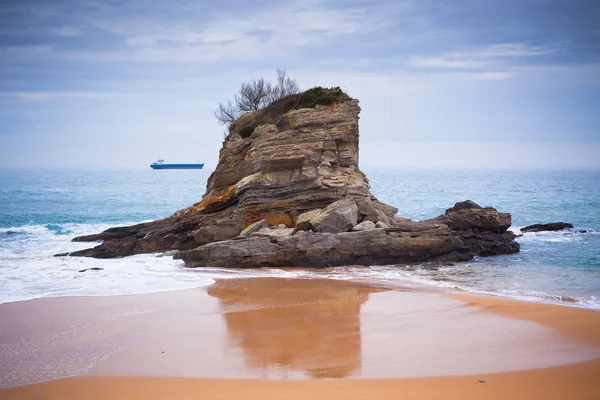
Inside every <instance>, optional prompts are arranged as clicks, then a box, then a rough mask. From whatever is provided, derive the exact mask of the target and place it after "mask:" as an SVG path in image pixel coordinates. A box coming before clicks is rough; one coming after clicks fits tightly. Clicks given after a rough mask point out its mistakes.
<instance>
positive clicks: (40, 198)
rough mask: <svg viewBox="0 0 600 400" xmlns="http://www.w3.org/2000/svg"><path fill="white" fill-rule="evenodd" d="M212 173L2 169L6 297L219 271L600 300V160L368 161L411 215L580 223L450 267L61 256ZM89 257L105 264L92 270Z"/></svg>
mask: <svg viewBox="0 0 600 400" xmlns="http://www.w3.org/2000/svg"><path fill="white" fill-rule="evenodd" d="M210 172H211V171H210V170H206V169H204V170H189V171H185V170H171V171H154V170H151V169H148V170H130V171H106V170H103V171H94V170H84V171H81V170H53V169H46V170H43V169H0V302H12V301H21V300H27V299H32V298H38V297H45V296H79V295H89V296H94V295H120V294H137V293H151V292H160V291H168V290H177V289H184V288H191V287H197V286H203V285H207V284H210V283H212V282H213V280H214V279H215V278H226V277H235V276H283V277H327V278H331V279H344V280H361V281H371V282H379V283H384V284H387V285H392V286H397V287H403V288H430V289H434V290H436V289H441V290H456V289H458V290H464V291H467V292H473V293H482V294H493V295H499V296H505V297H510V298H518V299H527V300H533V301H540V302H551V303H561V304H565V305H573V306H580V307H590V308H599V309H600V171H599V170H564V171H550V170H532V171H524V170H505V171H495V170H494V171H487V170H445V171H442V170H438V171H436V170H369V169H365V173H366V174H367V176H368V177H369V179H370V183H371V187H372V189H371V190H372V192H373V193H374V194H375V195H376V196H377V197H378V198H379V199H380V200H381V201H383V202H385V203H388V204H391V205H394V206H395V207H397V208H398V209H399V213H398V214H399V215H401V216H404V217H409V218H411V219H413V220H423V219H427V218H431V217H434V216H437V215H439V214H442V213H443V212H444V211H445V209H446V208H448V207H451V206H452V205H454V203H456V202H458V201H463V200H466V199H470V200H473V201H475V202H477V203H479V204H480V205H482V206H493V207H496V208H497V209H498V210H500V211H504V212H510V213H511V214H512V217H513V228H511V229H513V230H514V231H515V232H516V233H520V231H519V228H520V227H523V226H525V225H529V224H533V223H544V222H555V221H566V222H571V223H573V225H574V226H575V229H574V230H567V231H561V232H541V233H526V234H524V235H523V236H522V237H519V238H518V239H517V240H518V241H519V242H520V244H521V252H520V253H518V254H514V255H509V256H499V257H491V258H477V259H475V260H473V261H471V262H467V263H459V264H456V265H454V266H443V267H431V266H428V265H420V266H418V265H417V266H414V265H412V266H402V265H400V266H374V267H352V266H350V267H339V268H331V269H325V270H302V269H287V270H283V269H256V270H226V269H217V268H207V269H198V270H196V269H186V268H183V263H182V262H181V261H176V260H173V259H172V258H170V257H163V256H162V255H160V254H145V255H136V256H132V257H126V258H123V259H118V260H96V259H90V258H71V257H54V256H53V255H54V254H56V253H62V252H69V251H74V250H78V249H83V248H86V247H89V246H92V245H94V244H93V243H73V242H71V239H72V238H73V237H75V236H78V235H83V234H89V233H95V232H99V231H102V230H104V229H106V228H108V227H111V226H118V225H128V224H133V223H138V222H141V221H148V220H153V219H157V218H162V217H166V216H168V215H170V214H172V213H173V212H175V211H177V210H179V209H181V208H184V207H187V206H189V205H191V204H192V203H194V202H196V201H198V200H199V199H200V198H201V196H202V194H203V193H204V190H205V186H206V180H207V178H208V176H209V175H210ZM582 231H585V232H582ZM93 267H97V268H101V269H100V270H89V268H93ZM85 269H88V270H86V271H84V272H80V271H82V270H85Z"/></svg>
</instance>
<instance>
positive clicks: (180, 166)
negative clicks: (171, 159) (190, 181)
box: [150, 164, 204, 169]
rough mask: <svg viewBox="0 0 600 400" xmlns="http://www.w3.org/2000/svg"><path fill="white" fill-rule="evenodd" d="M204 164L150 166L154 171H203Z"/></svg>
mask: <svg viewBox="0 0 600 400" xmlns="http://www.w3.org/2000/svg"><path fill="white" fill-rule="evenodd" d="M202 167H204V164H150V168H152V169H202Z"/></svg>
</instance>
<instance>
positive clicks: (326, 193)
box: [71, 99, 519, 267]
mask: <svg viewBox="0 0 600 400" xmlns="http://www.w3.org/2000/svg"><path fill="white" fill-rule="evenodd" d="M267 111H268V110H267ZM267 111H264V110H263V111H260V112H261V113H263V114H261V115H262V117H261V118H263V119H261V121H264V117H265V115H270V116H271V117H272V115H271V114H269V113H268V112H267ZM359 111H360V108H359V106H358V101H357V100H354V99H345V100H344V101H340V102H333V103H332V104H328V105H316V106H315V107H314V108H302V109H297V110H291V111H288V112H285V113H284V114H282V115H281V116H280V117H278V118H277V119H273V121H274V123H268V124H263V125H260V126H257V127H252V126H253V125H251V124H250V125H248V122H247V121H248V120H254V121H256V118H255V117H256V115H254V114H246V115H244V116H242V117H240V120H238V121H234V123H232V127H231V133H230V134H229V135H228V136H227V137H226V138H225V141H224V143H223V148H222V149H221V152H220V155H219V163H218V165H217V168H216V169H215V171H214V172H213V173H212V174H211V176H210V178H209V179H208V183H207V190H206V193H205V195H204V196H203V197H202V200H201V201H200V202H198V203H196V204H194V205H192V206H191V207H188V208H186V209H184V210H180V211H178V212H176V213H175V214H173V215H172V216H170V217H168V218H165V219H162V220H159V221H154V222H149V223H143V224H138V225H134V226H129V227H119V228H111V229H108V230H106V231H104V232H102V233H99V234H96V235H88V236H82V237H78V238H76V239H75V240H76V241H97V240H102V241H103V243H102V244H100V245H98V246H96V247H94V248H91V249H87V250H82V251H78V252H75V253H71V255H74V256H91V257H99V258H113V257H123V256H127V255H131V254H137V253H150V252H167V251H177V252H176V253H175V255H174V257H175V258H178V259H182V260H184V262H185V265H186V266H188V267H205V266H217V267H219V266H221V267H261V266H298V267H327V266H336V265H347V264H361V265H378V264H396V263H407V262H423V261H436V260H438V261H462V260H469V259H471V258H473V257H475V256H477V255H481V256H490V255H495V254H510V253H514V252H516V251H518V250H519V245H518V244H517V243H516V242H514V240H513V239H514V237H515V236H514V234H513V233H511V232H509V231H507V229H508V227H509V226H510V223H511V218H510V214H505V213H499V212H498V211H496V210H495V209H493V208H482V207H480V206H479V205H477V204H475V203H473V202H471V201H465V202H462V203H457V204H456V205H455V206H454V207H452V208H450V209H448V210H446V213H445V214H444V215H441V216H439V217H437V218H434V219H432V220H429V221H424V222H413V221H410V220H408V219H406V218H401V217H397V216H395V214H396V212H397V209H396V208H394V207H391V206H388V205H386V204H383V203H381V202H379V201H378V200H377V199H376V198H375V196H373V195H372V194H371V192H370V191H369V189H370V188H369V183H368V180H367V178H366V177H365V175H364V174H363V173H362V172H361V171H360V169H359V168H358V113H359ZM253 115H254V116H253ZM271 117H269V118H271ZM238 126H243V127H244V129H243V132H245V133H244V135H245V137H242V136H240V135H239V134H238V133H236V132H237V130H236V129H237V128H236V127H238ZM248 127H252V128H251V129H246V128H248Z"/></svg>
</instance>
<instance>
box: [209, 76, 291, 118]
mask: <svg viewBox="0 0 600 400" xmlns="http://www.w3.org/2000/svg"><path fill="white" fill-rule="evenodd" d="M286 74H287V73H286V71H285V70H282V69H278V70H277V84H276V85H275V86H272V85H271V83H269V82H265V80H264V79H263V78H260V79H254V80H253V81H251V82H248V83H243V84H242V86H241V87H240V90H239V92H238V94H236V95H235V96H234V98H233V103H232V102H231V101H228V102H227V104H223V103H219V108H218V109H217V110H216V111H215V117H216V118H217V120H218V121H219V122H220V123H221V124H223V125H224V124H230V123H231V122H233V120H235V119H236V118H237V117H239V116H240V115H241V114H242V113H245V112H249V111H254V110H260V109H261V108H264V107H266V106H268V105H269V104H271V103H272V102H274V101H276V100H279V99H282V98H284V97H287V96H289V95H292V94H296V93H300V88H299V87H298V83H297V82H296V80H295V79H292V78H289V77H287V76H286Z"/></svg>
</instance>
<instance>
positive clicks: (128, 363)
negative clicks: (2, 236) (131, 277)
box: [0, 278, 600, 399]
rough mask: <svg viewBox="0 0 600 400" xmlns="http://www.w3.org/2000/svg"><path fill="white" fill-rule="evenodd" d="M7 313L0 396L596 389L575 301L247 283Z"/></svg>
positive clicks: (594, 340) (587, 314)
mask: <svg viewBox="0 0 600 400" xmlns="http://www.w3.org/2000/svg"><path fill="white" fill-rule="evenodd" d="M0 321H2V324H1V325H0V337H1V338H2V339H1V341H0V386H2V387H5V388H7V389H4V390H1V391H0V399H5V398H6V399H28V398H35V399H54V398H56V399H59V398H60V399H71V398H72V399H80V398H86V399H96V398H97V399H100V398H123V399H125V398H127V399H135V398H144V399H155V398H156V399H158V398H182V399H183V398H194V399H203V398H227V399H230V398H231V399H236V398H240V399H241V398H244V399H253V398H261V399H265V398H290V399H296V398H298V399H299V398H306V397H309V396H315V397H317V398H344V399H353V398H365V397H373V398H416V399H419V398H463V399H464V398H467V399H468V398H473V399H475V398H507V397H512V398H544V399H548V398H578V399H579V398H584V399H585V398H590V399H592V398H599V396H600V380H599V379H598V377H599V376H600V361H599V360H600V312H597V311H592V310H584V309H578V308H572V307H561V306H552V305H541V304H533V303H525V302H518V301H509V300H502V299H496V298H485V297H481V298H479V297H473V296H462V295H439V294H433V293H414V292H401V291H390V290H385V289H381V288H376V287H369V286H366V285H363V284H358V283H350V282H341V281H331V280H321V279H310V280H308V279H278V278H256V279H231V280H222V281H219V282H217V284H215V285H212V286H210V287H208V288H206V289H202V288H200V289H193V290H185V291H178V292H169V293H157V294H150V295H140V296H117V297H78V298H50V299H39V300H33V301H27V302H21V303H11V304H4V305H0ZM69 376H72V377H69ZM49 380H50V381H49ZM36 381H47V382H42V383H33V384H32V382H36ZM480 381H485V382H480ZM27 384H29V385H27ZM16 386H18V387H16Z"/></svg>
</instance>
